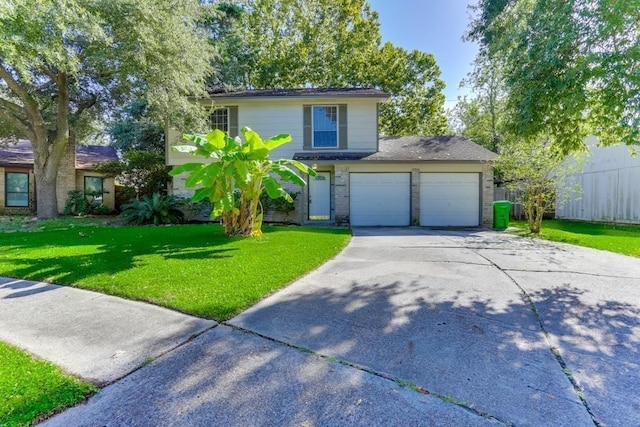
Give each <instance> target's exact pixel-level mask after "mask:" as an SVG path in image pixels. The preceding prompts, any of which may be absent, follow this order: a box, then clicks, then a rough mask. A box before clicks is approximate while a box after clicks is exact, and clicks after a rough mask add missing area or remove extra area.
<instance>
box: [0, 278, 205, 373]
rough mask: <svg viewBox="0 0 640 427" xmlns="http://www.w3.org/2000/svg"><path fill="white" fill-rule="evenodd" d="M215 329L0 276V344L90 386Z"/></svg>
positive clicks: (141, 306)
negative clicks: (50, 365)
mask: <svg viewBox="0 0 640 427" xmlns="http://www.w3.org/2000/svg"><path fill="white" fill-rule="evenodd" d="M215 325H216V323H215V322H213V321H210V320H203V319H198V318H196V317H192V316H188V315H185V314H181V313H177V312H175V311H171V310H167V309H165V308H161V307H157V306H154V305H151V304H145V303H141V302H135V301H129V300H125V299H122V298H117V297H113V296H108V295H103V294H99V293H96V292H90V291H85V290H82V289H76V288H71V287H68V286H58V285H52V284H48V283H38V282H31V281H27V280H16V279H9V278H3V277H0V341H5V342H7V343H10V344H13V345H15V346H17V347H20V348H22V349H25V350H27V351H28V352H30V353H32V354H35V355H36V356H39V357H41V358H43V359H46V360H49V361H51V362H53V363H55V364H56V365H58V366H60V367H62V368H63V369H64V370H66V371H67V372H69V373H72V374H75V375H78V376H80V377H82V378H83V379H85V380H87V381H90V382H92V383H94V384H96V385H104V384H107V383H110V382H112V381H115V380H117V379H119V378H122V377H123V376H125V375H127V374H128V373H130V372H131V371H133V370H135V369H137V368H139V367H140V366H142V365H144V364H145V363H147V362H148V361H149V360H151V359H153V358H155V357H158V356H160V355H162V354H164V353H166V352H167V351H170V350H172V349H174V348H175V347H177V346H179V345H181V344H183V343H185V342H186V341H188V340H189V339H190V338H192V337H193V336H195V335H198V334H200V333H202V332H203V331H205V330H207V329H209V328H212V327H213V326H215Z"/></svg>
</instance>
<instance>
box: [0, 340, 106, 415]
mask: <svg viewBox="0 0 640 427" xmlns="http://www.w3.org/2000/svg"><path fill="white" fill-rule="evenodd" d="M95 391H96V389H95V388H94V387H93V386H92V385H90V384H86V383H83V382H81V381H80V380H77V379H75V378H72V377H69V376H67V375H64V374H63V373H62V372H61V371H60V369H58V368H57V367H56V366H54V365H53V364H51V363H49V362H45V361H42V360H38V359H36V358H34V357H32V356H30V355H29V354H26V353H24V352H22V351H20V350H18V349H17V348H15V347H12V346H9V345H7V344H5V343H2V342H0V425H2V426H24V425H29V424H31V423H32V422H33V421H35V420H37V419H38V418H39V417H41V416H43V415H47V414H51V413H53V412H55V411H56V410H59V409H62V408H65V407H67V406H71V405H73V404H75V403H77V402H79V401H81V400H82V399H84V398H85V397H86V396H88V395H89V394H91V393H93V392H95Z"/></svg>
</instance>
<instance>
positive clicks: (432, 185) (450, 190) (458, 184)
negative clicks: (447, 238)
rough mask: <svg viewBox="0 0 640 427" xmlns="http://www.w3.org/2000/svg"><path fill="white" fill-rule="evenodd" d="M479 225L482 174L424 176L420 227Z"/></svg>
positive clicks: (422, 180)
mask: <svg viewBox="0 0 640 427" xmlns="http://www.w3.org/2000/svg"><path fill="white" fill-rule="evenodd" d="M479 223H480V175H479V174H477V173H421V174H420V225H424V226H476V225H479Z"/></svg>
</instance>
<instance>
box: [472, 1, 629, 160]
mask: <svg viewBox="0 0 640 427" xmlns="http://www.w3.org/2000/svg"><path fill="white" fill-rule="evenodd" d="M474 10H475V19H474V21H473V22H472V24H471V27H470V31H469V33H468V37H469V38H470V39H472V40H475V41H477V42H479V44H480V47H481V49H480V52H481V53H480V55H481V56H485V57H487V58H491V59H493V60H498V61H500V62H501V64H502V66H503V67H504V76H505V83H506V89H507V104H508V111H509V117H508V124H509V126H510V127H511V129H512V130H514V132H517V133H518V134H519V135H521V136H523V137H526V138H534V139H535V138H544V139H547V138H550V139H551V140H552V142H553V143H554V144H555V145H556V146H557V147H559V148H560V149H561V150H562V151H563V152H570V151H573V150H576V149H580V148H582V147H583V141H584V138H585V137H586V136H587V135H588V134H590V133H593V134H595V135H597V136H598V137H599V138H600V141H601V142H602V143H603V144H615V143H620V142H623V143H626V144H637V143H638V142H640V25H639V24H638V23H639V22H640V0H625V1H619V0H564V1H558V0H479V2H478V4H477V5H476V6H475V7H474Z"/></svg>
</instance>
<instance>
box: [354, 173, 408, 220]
mask: <svg viewBox="0 0 640 427" xmlns="http://www.w3.org/2000/svg"><path fill="white" fill-rule="evenodd" d="M410 182H411V176H410V174H408V173H351V174H350V175H349V185H350V187H349V189H350V209H351V225H353V226H362V225H401V226H402V225H409V221H410V210H409V209H410V206H411V196H410Z"/></svg>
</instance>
